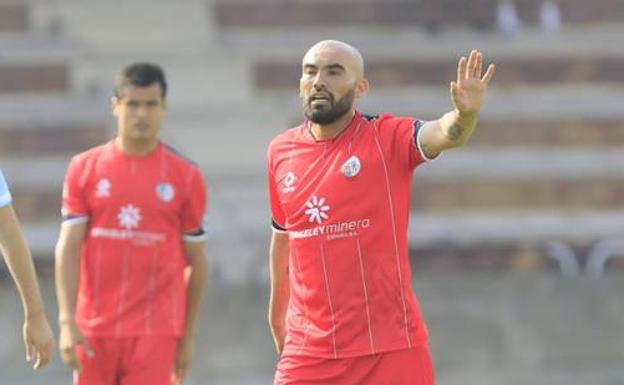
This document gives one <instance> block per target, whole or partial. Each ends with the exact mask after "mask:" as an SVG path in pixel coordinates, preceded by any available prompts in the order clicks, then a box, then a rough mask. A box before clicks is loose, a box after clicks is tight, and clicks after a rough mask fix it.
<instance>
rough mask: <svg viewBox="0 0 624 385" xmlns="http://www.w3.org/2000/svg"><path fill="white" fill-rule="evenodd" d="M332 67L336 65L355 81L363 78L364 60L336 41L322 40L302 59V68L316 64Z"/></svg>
mask: <svg viewBox="0 0 624 385" xmlns="http://www.w3.org/2000/svg"><path fill="white" fill-rule="evenodd" d="M319 61H320V62H323V63H325V64H329V65H333V64H338V65H341V66H343V67H345V70H346V71H347V72H349V73H350V74H351V75H353V76H354V77H355V78H356V79H357V80H359V79H362V78H364V59H363V58H362V54H360V52H359V51H358V50H357V49H356V48H355V47H353V46H352V45H349V44H347V43H345V42H342V41H338V40H323V41H320V42H318V43H316V44H314V45H313V46H312V48H310V49H309V50H308V52H306V54H305V56H304V57H303V63H302V64H303V66H304V67H305V66H306V65H307V64H314V63H318V62H319Z"/></svg>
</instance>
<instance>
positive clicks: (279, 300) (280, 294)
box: [268, 280, 290, 337]
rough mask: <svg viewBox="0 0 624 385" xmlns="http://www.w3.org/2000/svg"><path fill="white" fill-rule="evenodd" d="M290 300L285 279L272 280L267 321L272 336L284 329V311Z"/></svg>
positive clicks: (278, 334) (281, 332) (282, 331)
mask: <svg viewBox="0 0 624 385" xmlns="http://www.w3.org/2000/svg"><path fill="white" fill-rule="evenodd" d="M289 300H290V289H289V285H288V281H287V280H273V281H272V283H271V295H270V298H269V314H268V321H269V327H270V328H271V333H272V334H273V336H274V337H277V336H280V335H282V334H283V333H284V332H285V331H286V311H287V309H288V301H289Z"/></svg>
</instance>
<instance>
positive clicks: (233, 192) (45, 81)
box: [0, 0, 624, 385]
mask: <svg viewBox="0 0 624 385" xmlns="http://www.w3.org/2000/svg"><path fill="white" fill-rule="evenodd" d="M623 22H624V0H591V1H589V0H560V1H554V0H518V1H515V2H513V1H511V0H500V1H499V0H471V1H463V0H178V1H169V0H124V1H121V0H108V1H95V0H0V138H1V139H0V168H1V169H2V170H3V171H4V173H5V176H6V177H7V179H8V182H9V184H10V186H11V189H12V192H13V195H14V205H15V207H16V209H17V211H18V215H19V216H20V218H21V221H22V223H23V224H24V227H25V231H26V234H27V237H28V239H29V241H30V244H31V247H32V250H33V253H34V256H35V259H36V263H37V267H38V271H39V275H40V278H41V280H42V290H43V291H44V295H45V297H46V303H47V310H48V314H49V316H50V317H51V318H52V319H53V320H56V316H57V314H56V305H55V300H54V293H53V291H54V289H53V256H52V251H53V247H54V243H55V240H56V237H57V234H58V228H59V223H60V217H59V207H60V192H61V186H62V180H63V176H64V172H65V168H66V166H67V163H68V160H69V158H70V156H71V155H72V154H74V153H77V152H80V151H83V150H85V149H87V148H88V147H90V146H93V145H96V144H99V143H101V142H103V141H105V140H108V139H109V138H111V137H112V136H113V135H114V132H115V128H114V125H113V121H112V119H111V116H110V112H109V109H110V100H109V99H110V95H111V90H112V83H113V77H114V75H115V74H116V73H117V72H118V71H119V70H120V69H121V68H123V67H124V66H125V65H127V64H129V63H131V62H134V61H153V62H156V63H158V64H161V65H162V66H163V67H164V69H165V71H166V74H167V77H168V81H169V84H170V94H169V96H168V117H167V122H166V125H165V130H164V139H165V141H167V142H169V143H170V144H171V145H173V146H174V147H176V148H177V149H179V150H180V151H181V152H183V153H185V154H187V155H188V156H190V157H191V158H193V159H194V160H196V161H197V162H198V163H199V164H200V166H201V168H202V169H203V171H204V173H205V175H206V178H207V180H208V183H209V186H210V204H209V215H208V224H209V226H208V227H209V235H210V237H209V241H208V245H207V246H208V247H207V249H208V252H209V258H210V265H211V278H210V284H209V287H208V290H207V294H206V300H205V304H204V309H203V314H202V318H201V329H200V333H199V336H198V342H197V345H196V352H195V358H194V362H193V366H192V369H191V372H190V374H189V377H188V379H187V381H186V384H189V385H194V384H223V385H256V384H258V385H260V384H270V383H271V380H272V375H273V369H274V365H275V359H276V358H275V354H274V350H273V346H272V342H271V339H270V335H269V331H268V327H267V323H266V321H265V320H266V316H265V314H266V302H267V299H268V284H267V283H268V273H267V239H268V237H269V234H270V230H269V214H268V209H267V197H266V193H265V176H264V167H265V151H266V145H267V144H268V142H269V140H270V139H271V138H272V137H273V136H274V135H276V134H277V133H279V132H281V131H283V130H284V129H286V128H288V127H291V126H293V125H296V124H297V123H298V122H299V121H300V119H301V112H300V109H301V108H300V102H299V100H298V95H297V94H298V78H299V71H300V60H301V57H302V55H303V54H304V53H305V51H306V50H307V49H308V48H309V47H310V46H311V45H312V44H313V43H315V42H316V41H318V40H321V39H327V38H332V39H340V40H344V41H347V42H349V43H351V44H353V45H355V46H356V47H357V48H359V49H360V50H361V52H362V53H363V55H364V58H365V62H366V65H367V69H366V70H367V76H368V78H369V80H370V81H371V84H372V89H371V92H370V94H369V95H368V96H367V97H366V98H365V99H363V100H361V102H360V103H359V106H360V109H361V110H362V111H364V112H365V113H368V114H376V113H379V112H384V111H387V112H393V113H395V114H405V115H412V116H417V117H419V118H421V119H435V118H437V117H438V116H440V115H441V114H442V113H444V112H446V111H447V110H448V109H449V108H450V102H449V97H448V82H449V81H450V80H452V79H453V78H454V76H455V68H456V63H457V60H458V58H459V57H460V56H461V55H462V54H467V53H468V52H469V50H470V49H472V48H477V49H480V50H482V51H483V52H484V54H485V58H486V60H487V61H492V62H495V63H496V64H497V66H498V70H497V73H496V75H495V77H494V80H493V83H492V86H491V91H490V92H489V95H488V100H487V104H486V107H485V110H484V111H483V113H482V118H481V123H480V126H479V128H478V130H477V132H476V133H475V135H474V137H473V138H472V139H471V141H470V143H469V145H468V146H467V147H465V148H464V149H460V150H454V151H452V152H449V153H446V154H444V155H443V156H441V157H440V159H438V160H436V161H435V162H434V163H432V164H430V165H427V166H423V167H421V168H420V169H418V170H417V171H416V177H415V185H414V190H413V196H412V198H413V199H412V213H411V214H412V215H411V216H412V218H411V227H410V252H411V262H412V268H413V271H414V278H415V279H414V288H415V290H416V293H417V295H418V296H419V298H420V300H421V302H422V308H423V311H424V315H425V318H426V320H427V321H428V323H429V326H430V331H431V345H432V350H433V353H434V358H435V362H436V367H437V378H438V383H439V384H445V385H455V384H457V385H459V384H462V385H473V384H474V385H476V384H479V385H489V384H507V385H515V384H518V385H520V384H522V385H525V384H535V385H559V384H560V385H587V384H592V385H622V384H624V349H622V347H623V346H624V300H623V296H622V293H624V258H623V257H624V119H623V118H624V108H623V107H624V104H623V100H624V49H623V48H622V36H624V23H623ZM0 271H1V272H0V278H1V279H0V286H1V287H0V337H1V340H2V342H1V343H0V384H2V385H4V384H23V385H34V384H40V383H44V382H45V383H53V384H63V383H70V381H71V376H70V373H69V371H68V370H67V369H65V368H64V367H63V366H62V365H61V363H60V359H59V358H58V356H55V358H54V361H53V362H52V363H51V364H50V365H49V366H48V367H46V368H45V369H43V371H42V372H40V373H37V374H36V375H33V374H32V373H31V370H30V369H29V368H28V366H27V365H26V363H25V362H24V360H23V356H24V350H23V347H22V345H21V340H20V333H21V329H20V328H21V320H22V319H21V308H20V306H19V302H18V298H17V295H16V293H15V290H14V287H13V284H12V282H11V281H10V279H9V277H8V274H7V272H6V268H5V267H4V266H3V267H2V269H0ZM55 329H56V327H55ZM380 385H383V384H380Z"/></svg>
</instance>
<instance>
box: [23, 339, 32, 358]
mask: <svg viewBox="0 0 624 385" xmlns="http://www.w3.org/2000/svg"><path fill="white" fill-rule="evenodd" d="M24 346H25V348H26V361H28V362H30V360H32V359H33V353H34V347H33V346H32V344H31V343H30V342H29V341H28V340H27V339H25V340H24Z"/></svg>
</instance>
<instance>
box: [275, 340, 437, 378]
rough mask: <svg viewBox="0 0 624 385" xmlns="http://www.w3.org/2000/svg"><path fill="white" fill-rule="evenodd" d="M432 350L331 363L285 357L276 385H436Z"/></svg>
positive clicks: (280, 362)
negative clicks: (434, 384)
mask: <svg viewBox="0 0 624 385" xmlns="http://www.w3.org/2000/svg"><path fill="white" fill-rule="evenodd" d="M433 383H434V373H433V362H432V359H431V353H430V352H429V346H428V345H423V346H420V347H415V348H412V349H405V350H397V351H392V352H386V353H380V354H374V355H369V356H361V357H352V358H342V359H330V358H319V357H306V356H294V355H291V356H282V357H280V360H279V362H278V364H277V371H276V373H275V381H274V382H273V385H303V384H305V385H433Z"/></svg>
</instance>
